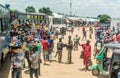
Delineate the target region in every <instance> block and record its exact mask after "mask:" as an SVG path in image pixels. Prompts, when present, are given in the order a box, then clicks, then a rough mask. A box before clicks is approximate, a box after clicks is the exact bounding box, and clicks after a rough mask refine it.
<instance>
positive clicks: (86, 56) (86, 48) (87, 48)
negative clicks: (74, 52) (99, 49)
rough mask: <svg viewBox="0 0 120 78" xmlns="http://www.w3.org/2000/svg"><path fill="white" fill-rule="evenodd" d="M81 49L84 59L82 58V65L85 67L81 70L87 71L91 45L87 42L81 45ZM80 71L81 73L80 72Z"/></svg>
mask: <svg viewBox="0 0 120 78" xmlns="http://www.w3.org/2000/svg"><path fill="white" fill-rule="evenodd" d="M82 47H83V49H84V57H83V64H84V66H85V68H83V69H82V70H85V71H86V70H88V62H90V63H91V64H92V62H91V45H90V41H89V40H87V42H86V44H82ZM82 70H81V71H82Z"/></svg>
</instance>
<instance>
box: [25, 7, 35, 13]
mask: <svg viewBox="0 0 120 78" xmlns="http://www.w3.org/2000/svg"><path fill="white" fill-rule="evenodd" d="M25 11H26V13H35V12H36V11H35V8H34V7H33V6H28V7H27V8H26V9H25Z"/></svg>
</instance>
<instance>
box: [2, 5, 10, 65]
mask: <svg viewBox="0 0 120 78" xmlns="http://www.w3.org/2000/svg"><path fill="white" fill-rule="evenodd" d="M9 29H10V11H9V9H8V8H6V7H4V6H3V5H1V4H0V35H1V36H0V67H1V64H2V63H3V61H4V59H5V57H6V55H7V54H8V52H9V51H8V49H7V47H6V43H8V42H7V41H6V34H7V31H9Z"/></svg>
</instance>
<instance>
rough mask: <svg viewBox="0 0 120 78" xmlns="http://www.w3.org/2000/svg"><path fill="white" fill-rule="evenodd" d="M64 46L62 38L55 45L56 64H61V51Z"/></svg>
mask: <svg viewBox="0 0 120 78" xmlns="http://www.w3.org/2000/svg"><path fill="white" fill-rule="evenodd" d="M63 47H64V44H63V42H62V38H59V42H58V43H57V54H58V63H62V50H63Z"/></svg>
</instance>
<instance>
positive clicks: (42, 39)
mask: <svg viewBox="0 0 120 78" xmlns="http://www.w3.org/2000/svg"><path fill="white" fill-rule="evenodd" d="M54 30H55V29H53V28H52V26H51V28H49V27H48V26H47V25H45V24H41V25H38V26H33V25H30V24H24V25H19V26H18V27H13V28H12V29H11V31H10V32H8V34H7V35H8V36H7V37H8V39H7V42H10V45H9V43H7V44H6V45H7V46H8V47H9V49H10V54H11V62H12V78H21V77H22V69H23V68H25V67H26V64H25V61H24V60H25V59H26V60H27V63H28V68H29V70H28V71H30V78H33V76H34V75H33V74H35V77H36V78H39V76H40V75H41V72H40V69H41V68H40V63H42V60H41V54H43V61H44V63H43V64H44V65H47V62H50V63H52V57H53V56H52V52H53V49H54V40H55V38H56V37H55V34H56V33H55V31H54ZM81 30H82V34H83V38H82V40H84V39H85V40H86V36H87V33H86V32H87V30H86V29H85V27H84V26H82V29H81ZM62 31H63V30H62ZM88 31H89V38H90V39H92V34H93V28H92V27H90V28H89V30H88ZM63 33H65V32H63ZM109 33H110V31H109V30H106V36H109V35H110V34H109ZM107 34H108V35H107ZM9 35H10V37H9ZM113 37H114V38H113V40H114V41H115V40H116V39H120V36H117V37H116V36H115V35H114V36H113ZM118 37H119V38H118ZM63 39H64V37H62V38H59V41H58V42H57V52H56V55H55V57H57V56H58V63H62V51H63V48H64V47H66V50H67V51H68V55H67V62H66V64H72V63H73V62H72V51H73V50H74V51H76V50H78V46H81V47H82V48H83V52H81V56H80V57H81V58H83V64H84V66H85V67H84V68H83V69H81V71H83V70H85V71H86V70H88V68H89V67H88V66H89V65H88V62H90V65H92V61H91V45H90V41H89V40H86V43H84V44H80V43H79V40H80V37H79V36H78V35H76V36H75V37H74V38H72V36H71V35H69V36H68V42H67V43H64V42H63V41H62V40H63ZM72 39H73V40H72ZM101 40H102V39H101V37H100V36H99V38H98V40H96V43H95V48H96V51H95V53H94V56H96V55H97V52H99V51H100V46H99V47H97V42H101V43H102V41H101ZM102 46H103V44H102ZM0 48H1V47H0Z"/></svg>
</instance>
